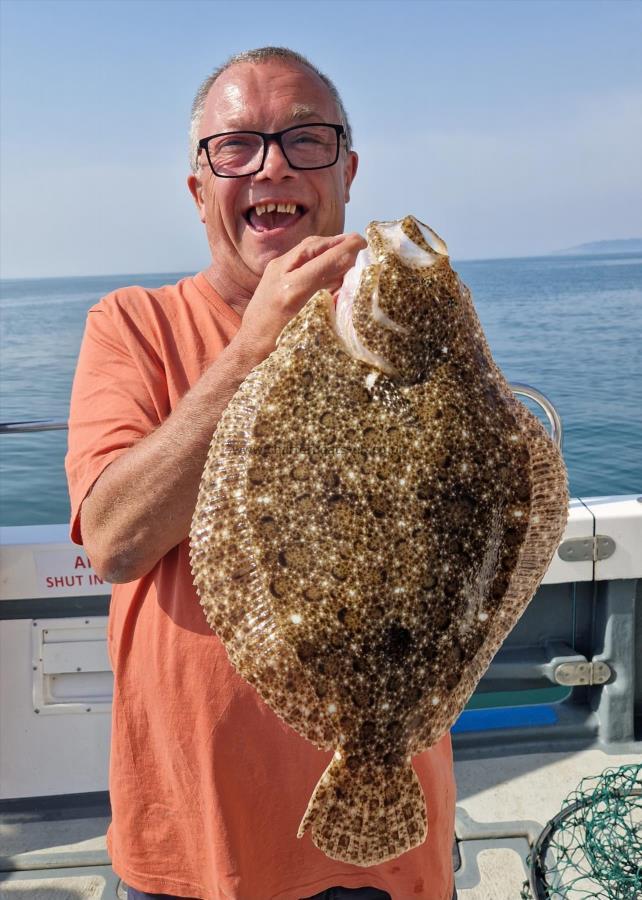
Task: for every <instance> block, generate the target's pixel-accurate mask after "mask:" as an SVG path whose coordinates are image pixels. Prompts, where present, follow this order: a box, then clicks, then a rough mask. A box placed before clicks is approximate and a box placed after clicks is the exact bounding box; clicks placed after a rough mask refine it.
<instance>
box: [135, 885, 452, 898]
mask: <svg viewBox="0 0 642 900" xmlns="http://www.w3.org/2000/svg"><path fill="white" fill-rule="evenodd" d="M127 900H181V898H180V897H176V896H175V895H174V894H146V893H144V891H137V890H136V888H131V887H128V888H127ZM192 900H197V898H195V897H194V898H192ZM302 900H391V897H390V894H388V893H386V891H380V890H379V889H378V888H371V887H364V888H344V887H331V888H328V889H327V891H321V893H320V894H315V895H314V897H307V898H302ZM453 900H457V890H455V893H454V894H453Z"/></svg>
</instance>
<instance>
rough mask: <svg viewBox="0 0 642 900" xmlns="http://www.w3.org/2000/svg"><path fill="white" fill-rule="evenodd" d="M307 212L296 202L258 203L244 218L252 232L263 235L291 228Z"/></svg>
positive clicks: (250, 208)
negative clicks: (263, 233) (266, 232)
mask: <svg viewBox="0 0 642 900" xmlns="http://www.w3.org/2000/svg"><path fill="white" fill-rule="evenodd" d="M306 212H307V210H306V208H305V207H304V206H301V204H300V203H295V202H294V201H286V202H284V203H272V202H269V203H257V204H255V205H253V206H250V207H249V208H248V209H247V210H246V211H245V213H244V214H243V218H244V219H245V221H246V222H247V223H248V225H249V226H250V228H251V229H252V231H255V232H257V233H261V232H265V231H275V230H277V229H283V228H290V227H291V226H292V225H294V224H295V223H296V222H298V221H299V220H300V219H301V218H303V216H304V215H305V214H306Z"/></svg>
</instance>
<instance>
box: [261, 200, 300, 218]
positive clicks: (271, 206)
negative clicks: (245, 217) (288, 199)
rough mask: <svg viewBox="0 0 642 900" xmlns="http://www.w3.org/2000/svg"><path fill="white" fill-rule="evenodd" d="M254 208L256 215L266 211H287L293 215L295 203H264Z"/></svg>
mask: <svg viewBox="0 0 642 900" xmlns="http://www.w3.org/2000/svg"><path fill="white" fill-rule="evenodd" d="M254 209H255V211H256V214H257V216H262V215H263V213H266V212H269V213H270V212H280V213H289V214H290V215H291V216H293V215H294V214H295V213H296V203H265V204H258V205H257V206H255V207H254Z"/></svg>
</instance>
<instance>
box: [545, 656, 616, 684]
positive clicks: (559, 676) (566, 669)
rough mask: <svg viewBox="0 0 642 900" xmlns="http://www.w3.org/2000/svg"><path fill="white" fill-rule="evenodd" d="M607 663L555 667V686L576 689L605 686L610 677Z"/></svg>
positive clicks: (566, 664)
mask: <svg viewBox="0 0 642 900" xmlns="http://www.w3.org/2000/svg"><path fill="white" fill-rule="evenodd" d="M612 674H613V673H612V670H611V667H610V666H609V664H608V663H605V662H602V661H601V660H600V661H596V662H588V660H587V661H585V662H566V663H560V665H559V666H556V668H555V673H554V678H555V681H556V682H557V684H563V685H564V686H565V687H577V686H579V685H582V684H587V685H591V684H606V682H607V681H608V680H609V678H610V677H611V675H612Z"/></svg>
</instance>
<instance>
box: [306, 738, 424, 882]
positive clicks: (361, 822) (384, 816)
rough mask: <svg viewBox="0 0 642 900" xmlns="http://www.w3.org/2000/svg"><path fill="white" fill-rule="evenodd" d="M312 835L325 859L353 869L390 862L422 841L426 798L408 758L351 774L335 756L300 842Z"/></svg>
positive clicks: (316, 793) (310, 808) (313, 801)
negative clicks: (306, 834)
mask: <svg viewBox="0 0 642 900" xmlns="http://www.w3.org/2000/svg"><path fill="white" fill-rule="evenodd" d="M308 829H310V836H311V838H312V841H313V843H314V844H315V845H316V846H317V847H318V848H319V850H321V851H323V853H325V854H326V856H329V857H331V858H332V859H336V860H340V861H341V862H347V863H352V865H356V866H373V865H376V864H378V863H382V862H385V861H386V860H388V859H394V858H395V857H397V856H400V855H401V854H402V853H406V852H407V851H408V850H412V848H413V847H417V846H419V844H422V843H423V842H424V841H425V839H426V834H427V831H428V825H427V819H426V803H425V799H424V793H423V790H422V788H421V785H420V783H419V779H418V778H417V775H416V774H415V770H414V769H413V767H412V765H411V763H410V758H409V757H408V759H407V760H406V761H405V762H403V763H401V764H400V765H398V766H394V767H393V766H387V767H384V766H373V765H368V766H364V767H363V768H356V769H354V770H351V769H350V768H348V766H347V765H346V760H345V757H343V755H339V753H335V755H334V757H333V759H332V761H331V763H330V765H329V766H328V768H327V769H326V770H325V772H324V773H323V775H322V776H321V778H320V779H319V782H318V784H317V786H316V788H315V789H314V793H313V794H312V797H311V798H310V802H309V803H308V808H307V810H306V811H305V815H304V816H303V819H302V820H301V824H300V826H299V832H298V837H303V835H304V834H305V832H306V831H307V830H308Z"/></svg>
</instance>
